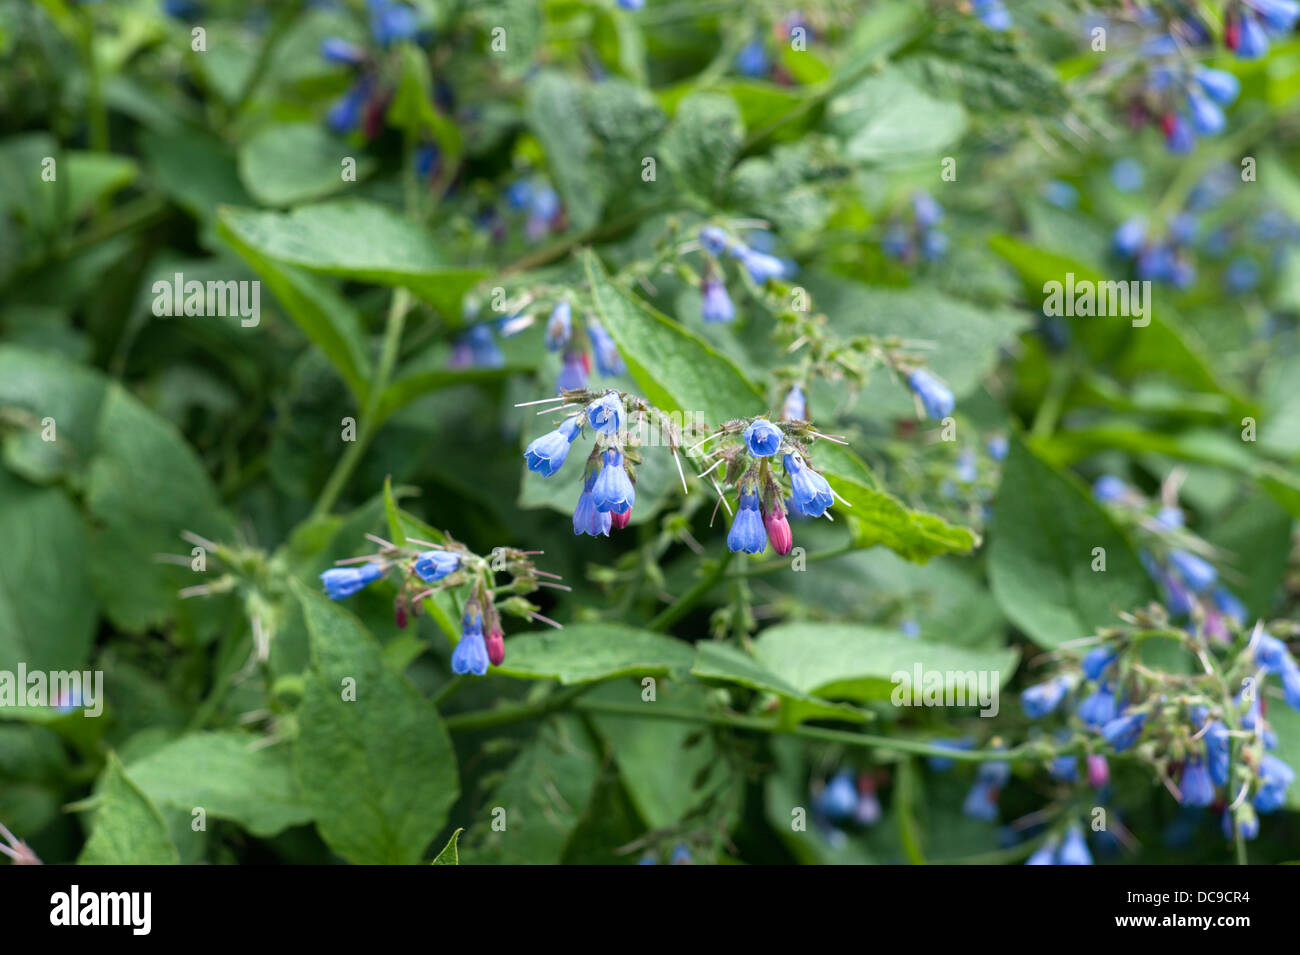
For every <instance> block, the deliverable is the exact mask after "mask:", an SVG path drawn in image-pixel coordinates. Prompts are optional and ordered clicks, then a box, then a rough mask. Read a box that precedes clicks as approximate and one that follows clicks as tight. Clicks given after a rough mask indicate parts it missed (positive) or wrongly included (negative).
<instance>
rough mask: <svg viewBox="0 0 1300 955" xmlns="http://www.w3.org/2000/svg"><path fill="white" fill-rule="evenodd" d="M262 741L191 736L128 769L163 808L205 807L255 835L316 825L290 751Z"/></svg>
mask: <svg viewBox="0 0 1300 955" xmlns="http://www.w3.org/2000/svg"><path fill="white" fill-rule="evenodd" d="M259 742H260V739H259V737H256V736H253V735H251V734H249V733H243V732H239V731H236V730H224V731H220V732H211V733H190V734H188V735H186V736H182V737H181V738H180V739H178V740H176V741H175V742H173V743H168V744H167V745H166V746H164V747H162V748H161V749H159V750H155V751H154V752H152V753H150V754H149V755H147V756H145V757H144V758H142V759H140V760H138V761H135V762H132V763H130V765H129V766H128V767H127V768H128V770H129V772H130V774H131V778H132V779H133V780H134V781H135V784H136V786H138V787H139V789H140V790H141V791H142V792H143V793H144V794H145V795H146V796H148V797H149V799H150V800H152V801H153V802H154V803H155V804H156V805H158V806H160V807H167V806H173V807H176V808H179V809H182V810H184V811H185V812H186V813H189V812H191V811H192V810H194V809H198V808H201V809H203V810H204V812H205V813H206V814H207V815H208V816H211V817H213V818H217V819H229V820H230V821H232V822H236V823H238V824H239V825H241V826H243V827H244V828H245V829H247V830H248V831H249V832H250V833H252V834H253V835H255V836H262V837H267V836H273V835H275V834H276V833H278V832H280V831H282V830H284V829H286V828H288V827H289V826H299V825H303V824H305V823H308V822H310V821H311V812H310V811H309V810H308V809H307V807H306V805H305V804H304V802H303V798H302V795H301V794H300V793H299V792H298V784H297V781H296V780H295V779H294V777H293V770H292V766H291V764H290V752H289V749H288V747H287V746H285V745H283V744H281V745H278V746H265V747H261V748H255V744H257V743H259Z"/></svg>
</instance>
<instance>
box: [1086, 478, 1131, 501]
mask: <svg viewBox="0 0 1300 955" xmlns="http://www.w3.org/2000/svg"><path fill="white" fill-rule="evenodd" d="M1128 495H1129V488H1128V485H1127V484H1125V483H1124V482H1123V481H1122V480H1120V479H1119V478H1117V477H1115V475H1113V474H1103V475H1102V476H1101V477H1099V478H1097V480H1096V482H1095V483H1094V484H1093V485H1092V496H1093V497H1095V498H1096V499H1097V500H1099V501H1101V502H1102V503H1104V504H1114V503H1116V502H1118V501H1122V500H1123V499H1124V498H1126V497H1128Z"/></svg>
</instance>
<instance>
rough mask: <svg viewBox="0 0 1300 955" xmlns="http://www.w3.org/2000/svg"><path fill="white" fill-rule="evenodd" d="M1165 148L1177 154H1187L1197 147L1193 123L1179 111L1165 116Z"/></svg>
mask: <svg viewBox="0 0 1300 955" xmlns="http://www.w3.org/2000/svg"><path fill="white" fill-rule="evenodd" d="M1165 148H1166V149H1168V150H1169V152H1170V153H1172V154H1173V155H1175V156H1185V155H1187V154H1188V153H1190V152H1191V151H1192V150H1193V149H1195V148H1196V137H1195V136H1194V135H1192V126H1191V124H1190V123H1188V122H1187V120H1186V119H1184V118H1183V117H1182V116H1181V115H1180V114H1178V113H1169V114H1168V115H1167V116H1165Z"/></svg>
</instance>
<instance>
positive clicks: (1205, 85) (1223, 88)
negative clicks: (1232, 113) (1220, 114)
mask: <svg viewBox="0 0 1300 955" xmlns="http://www.w3.org/2000/svg"><path fill="white" fill-rule="evenodd" d="M1192 75H1193V76H1194V77H1195V78H1196V82H1197V83H1199V84H1200V86H1201V89H1203V90H1205V95H1207V96H1208V97H1210V99H1212V100H1214V101H1215V102H1216V103H1219V104H1220V105H1222V106H1228V105H1230V104H1231V103H1232V102H1233V101H1234V100H1236V98H1237V95H1238V94H1239V93H1240V92H1241V80H1239V79H1237V77H1235V76H1233V75H1232V74H1231V73H1229V72H1228V71H1227V70H1215V69H1211V68H1210V67H1208V66H1198V67H1197V68H1196V69H1195V71H1193V73H1192Z"/></svg>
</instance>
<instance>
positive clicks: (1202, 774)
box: [1180, 757, 1214, 806]
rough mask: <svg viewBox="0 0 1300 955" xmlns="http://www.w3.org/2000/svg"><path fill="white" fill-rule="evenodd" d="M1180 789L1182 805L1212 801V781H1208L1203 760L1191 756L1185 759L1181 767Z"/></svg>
mask: <svg viewBox="0 0 1300 955" xmlns="http://www.w3.org/2000/svg"><path fill="white" fill-rule="evenodd" d="M1180 789H1181V790H1182V796H1183V798H1182V804H1183V805H1184V806H1208V805H1209V804H1210V803H1212V802H1214V783H1212V782H1211V781H1210V773H1209V770H1208V769H1206V766H1205V762H1204V761H1203V760H1200V759H1197V758H1195V757H1193V758H1191V759H1189V760H1188V761H1187V764H1186V765H1185V766H1184V767H1183V779H1182V785H1181V786H1180Z"/></svg>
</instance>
